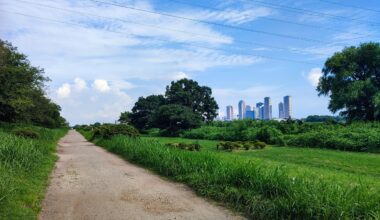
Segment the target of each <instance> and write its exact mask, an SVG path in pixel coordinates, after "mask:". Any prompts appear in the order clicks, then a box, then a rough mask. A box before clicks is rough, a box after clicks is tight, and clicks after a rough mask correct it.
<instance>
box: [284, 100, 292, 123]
mask: <svg viewBox="0 0 380 220" xmlns="http://www.w3.org/2000/svg"><path fill="white" fill-rule="evenodd" d="M284 118H286V119H288V118H292V97H291V96H289V95H287V96H285V97H284Z"/></svg>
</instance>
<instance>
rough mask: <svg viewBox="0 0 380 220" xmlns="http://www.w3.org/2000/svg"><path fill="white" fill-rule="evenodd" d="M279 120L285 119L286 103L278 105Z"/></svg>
mask: <svg viewBox="0 0 380 220" xmlns="http://www.w3.org/2000/svg"><path fill="white" fill-rule="evenodd" d="M278 118H285V114H284V103H282V102H280V103H279V104H278Z"/></svg>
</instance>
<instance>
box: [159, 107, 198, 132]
mask: <svg viewBox="0 0 380 220" xmlns="http://www.w3.org/2000/svg"><path fill="white" fill-rule="evenodd" d="M153 117H154V123H155V127H157V128H161V129H163V130H164V134H165V135H177V134H178V131H180V130H188V129H191V128H196V127H199V126H200V125H201V124H202V117H201V116H200V115H198V114H196V113H194V112H193V110H192V109H191V108H189V107H186V106H183V105H177V104H169V105H162V106H161V107H160V108H159V109H158V110H157V111H156V112H155V114H154V115H153Z"/></svg>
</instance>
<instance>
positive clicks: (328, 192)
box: [97, 136, 380, 219]
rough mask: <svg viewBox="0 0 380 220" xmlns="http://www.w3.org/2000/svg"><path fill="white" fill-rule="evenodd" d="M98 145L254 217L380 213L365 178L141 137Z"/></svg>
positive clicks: (375, 189)
mask: <svg viewBox="0 0 380 220" xmlns="http://www.w3.org/2000/svg"><path fill="white" fill-rule="evenodd" d="M97 144H99V145H101V146H103V147H105V148H106V149H107V150H109V151H111V152H114V153H117V154H120V155H121V156H122V157H124V158H126V159H128V160H129V161H131V162H136V163H138V164H141V165H144V166H146V167H148V168H151V169H153V170H154V171H156V172H158V173H160V174H162V175H165V176H168V177H171V178H173V179H174V180H177V181H181V182H185V183H186V184H188V185H189V186H191V187H192V188H193V189H194V190H196V191H197V192H198V193H199V194H201V195H204V196H206V197H210V198H213V199H215V200H218V201H222V202H224V203H225V204H227V205H230V206H232V207H234V208H235V209H236V210H237V211H242V212H245V213H247V215H248V216H249V217H250V218H252V219H357V218H359V219H370V218H376V217H378V216H379V212H380V207H379V204H380V203H379V201H380V193H379V188H378V187H374V186H373V185H371V184H369V183H366V182H365V181H360V182H359V183H358V184H352V182H348V183H343V182H341V181H340V179H339V177H336V179H335V178H331V179H330V178H327V177H323V176H320V175H318V173H310V172H307V170H304V172H300V173H294V171H295V170H294V169H292V168H290V167H286V166H283V165H276V164H272V165H271V164H268V163H260V162H259V161H256V160H245V159H243V158H242V157H239V158H237V157H232V156H227V155H226V154H222V153H212V152H207V151H205V152H203V151H201V152H199V153H197V154H194V153H192V152H187V151H181V150H178V149H174V148H168V147H166V146H164V145H162V144H160V143H158V142H156V141H154V140H147V139H141V138H134V139H131V138H127V137H121V136H117V137H113V138H112V139H110V140H98V141H97ZM243 152H245V151H243ZM260 152H265V150H264V151H260ZM230 155H231V154H230Z"/></svg>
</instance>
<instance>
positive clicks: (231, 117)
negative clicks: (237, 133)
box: [226, 105, 234, 121]
mask: <svg viewBox="0 0 380 220" xmlns="http://www.w3.org/2000/svg"><path fill="white" fill-rule="evenodd" d="M226 120H227V121H232V120H234V108H233V107H232V105H229V106H227V115H226Z"/></svg>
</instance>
